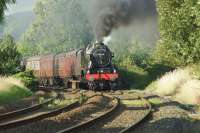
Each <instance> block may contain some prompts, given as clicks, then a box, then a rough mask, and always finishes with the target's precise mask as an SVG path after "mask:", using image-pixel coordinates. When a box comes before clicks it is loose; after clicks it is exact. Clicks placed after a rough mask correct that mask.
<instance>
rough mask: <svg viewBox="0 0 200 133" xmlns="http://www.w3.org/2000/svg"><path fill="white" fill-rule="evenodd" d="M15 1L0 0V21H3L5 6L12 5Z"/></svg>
mask: <svg viewBox="0 0 200 133" xmlns="http://www.w3.org/2000/svg"><path fill="white" fill-rule="evenodd" d="M14 2H15V0H1V1H0V21H2V20H3V17H4V11H5V10H6V9H7V4H11V3H14Z"/></svg>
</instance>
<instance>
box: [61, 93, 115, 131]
mask: <svg viewBox="0 0 200 133" xmlns="http://www.w3.org/2000/svg"><path fill="white" fill-rule="evenodd" d="M109 97H110V96H109ZM110 98H112V99H114V102H115V105H113V107H112V108H110V109H109V110H107V111H105V112H104V113H102V114H100V115H99V116H97V117H95V118H93V119H91V120H87V121H85V122H82V123H80V124H78V125H75V126H72V127H70V128H66V129H64V130H61V131H58V132H57V133H72V132H77V131H78V130H81V128H84V127H88V126H90V125H92V124H95V123H96V122H97V121H101V120H102V119H105V118H106V117H107V116H109V115H111V114H112V113H114V111H116V110H117V107H118V106H119V99H118V98H116V97H110Z"/></svg>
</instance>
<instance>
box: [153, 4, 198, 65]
mask: <svg viewBox="0 0 200 133" xmlns="http://www.w3.org/2000/svg"><path fill="white" fill-rule="evenodd" d="M157 7H158V12H159V21H160V22H159V24H160V40H159V42H158V45H157V49H156V57H157V59H158V60H159V61H160V62H161V63H166V64H170V65H172V66H186V65H188V64H191V63H196V62H198V61H200V14H199V12H200V2H199V1H198V0H158V1H157Z"/></svg>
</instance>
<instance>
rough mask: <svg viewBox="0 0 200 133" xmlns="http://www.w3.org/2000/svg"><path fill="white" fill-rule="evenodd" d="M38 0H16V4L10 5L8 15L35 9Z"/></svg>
mask: <svg viewBox="0 0 200 133" xmlns="http://www.w3.org/2000/svg"><path fill="white" fill-rule="evenodd" d="M36 1H37V0H16V3H15V4H12V5H9V6H8V10H7V11H6V15H11V14H15V13H20V12H29V11H33V8H34V5H35V3H36Z"/></svg>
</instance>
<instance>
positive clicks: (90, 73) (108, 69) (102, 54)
mask: <svg viewBox="0 0 200 133" xmlns="http://www.w3.org/2000/svg"><path fill="white" fill-rule="evenodd" d="M89 57H90V62H89V66H88V69H87V74H86V79H87V80H88V85H89V88H90V89H93V90H99V89H101V90H102V89H112V90H114V89H116V88H117V80H118V77H119V75H118V72H117V68H116V67H115V66H114V65H113V63H112V58H113V57H114V54H113V53H112V52H111V51H110V49H109V48H108V47H107V46H106V45H104V44H103V43H101V42H100V43H96V44H95V46H94V48H93V49H92V50H91V52H90V53H89Z"/></svg>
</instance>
